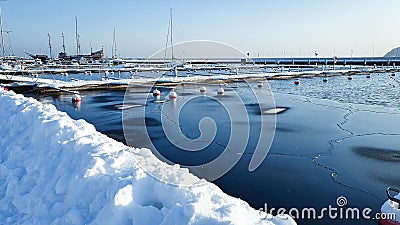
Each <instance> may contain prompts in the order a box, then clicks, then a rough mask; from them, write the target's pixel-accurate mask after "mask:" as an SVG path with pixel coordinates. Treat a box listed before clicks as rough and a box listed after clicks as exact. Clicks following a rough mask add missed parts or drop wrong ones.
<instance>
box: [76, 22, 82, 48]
mask: <svg viewBox="0 0 400 225" xmlns="http://www.w3.org/2000/svg"><path fill="white" fill-rule="evenodd" d="M75 35H76V54H77V55H79V54H80V50H81V45H80V44H79V33H78V18H77V17H76V16H75Z"/></svg>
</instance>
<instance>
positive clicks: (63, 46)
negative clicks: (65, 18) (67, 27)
mask: <svg viewBox="0 0 400 225" xmlns="http://www.w3.org/2000/svg"><path fill="white" fill-rule="evenodd" d="M61 37H62V40H63V45H62V48H63V52H64V53H65V40H64V32H63V33H61Z"/></svg>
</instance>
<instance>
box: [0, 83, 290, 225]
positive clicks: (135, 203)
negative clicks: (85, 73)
mask: <svg viewBox="0 0 400 225" xmlns="http://www.w3.org/2000/svg"><path fill="white" fill-rule="evenodd" d="M0 104H1V108H0V116H1V118H2V121H3V122H2V125H1V127H0V136H1V138H0V149H1V151H0V224H295V222H294V221H293V220H292V219H291V218H288V217H286V218H285V216H283V217H278V216H277V217H274V218H273V217H270V218H269V219H264V220H262V219H260V216H259V213H258V211H256V210H254V209H252V208H251V207H250V206H249V205H248V204H247V203H246V202H244V201H242V200H240V199H236V198H233V197H230V196H228V195H226V194H224V193H223V192H222V191H221V190H220V189H219V188H218V187H217V186H215V185H214V184H211V183H208V182H206V181H204V180H199V179H198V178H196V177H195V176H193V175H191V174H190V173H189V172H188V171H187V170H186V169H182V168H179V166H177V165H175V166H169V165H166V164H165V163H163V162H161V161H159V160H158V159H157V158H155V156H154V155H153V154H152V153H151V152H150V150H147V149H135V148H131V147H127V146H125V145H123V144H122V143H119V142H117V141H115V140H113V139H110V138H108V137H107V136H105V135H103V134H100V133H99V132H97V131H96V130H95V128H94V127H93V126H92V125H91V124H88V123H87V122H85V121H83V120H78V121H75V120H73V119H71V118H70V117H69V116H68V115H67V114H66V113H63V112H60V111H57V110H56V108H55V107H54V106H52V105H44V104H41V103H40V102H38V101H36V100H34V99H32V98H24V97H23V96H22V95H16V94H15V93H13V92H6V91H2V90H0ZM140 163H147V164H149V165H153V168H154V171H152V173H161V174H163V176H164V177H165V179H166V180H170V181H173V182H176V181H178V180H185V179H189V180H192V181H196V182H197V183H198V185H193V186H190V187H187V186H173V185H169V184H167V183H164V182H160V181H158V180H156V179H155V178H153V177H152V176H150V175H148V174H147V173H145V172H144V171H143V170H142V169H141V168H140V166H139V164H140Z"/></svg>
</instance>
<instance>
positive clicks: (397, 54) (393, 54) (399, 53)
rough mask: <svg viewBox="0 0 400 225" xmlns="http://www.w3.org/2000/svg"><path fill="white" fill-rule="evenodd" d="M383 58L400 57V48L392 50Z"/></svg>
mask: <svg viewBox="0 0 400 225" xmlns="http://www.w3.org/2000/svg"><path fill="white" fill-rule="evenodd" d="M383 57H400V47H397V48H394V49H392V50H390V51H389V52H388V53H386V54H385V55H384V56H383Z"/></svg>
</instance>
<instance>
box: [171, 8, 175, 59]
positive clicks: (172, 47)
mask: <svg viewBox="0 0 400 225" xmlns="http://www.w3.org/2000/svg"><path fill="white" fill-rule="evenodd" d="M170 21H171V24H170V27H171V61H174V45H173V40H172V33H173V30H172V8H170Z"/></svg>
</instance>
